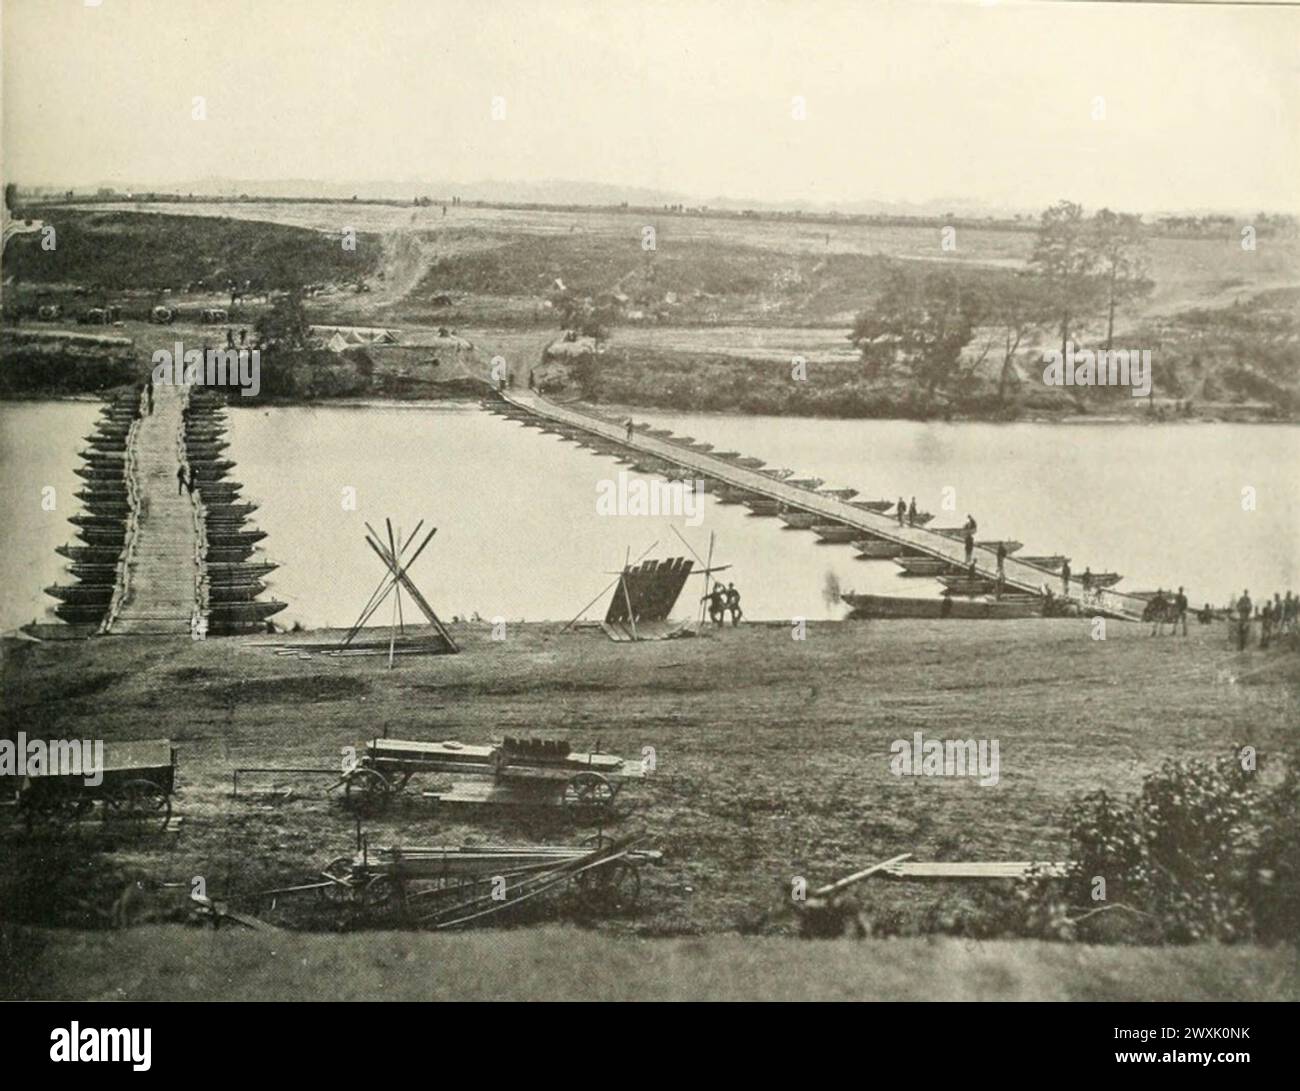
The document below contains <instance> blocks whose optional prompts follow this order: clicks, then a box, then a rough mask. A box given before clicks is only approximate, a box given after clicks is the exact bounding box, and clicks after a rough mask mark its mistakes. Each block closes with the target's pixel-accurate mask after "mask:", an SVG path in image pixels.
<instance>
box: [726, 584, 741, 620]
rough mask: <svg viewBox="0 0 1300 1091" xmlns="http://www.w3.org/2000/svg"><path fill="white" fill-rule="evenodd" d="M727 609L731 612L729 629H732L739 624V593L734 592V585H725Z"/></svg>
mask: <svg viewBox="0 0 1300 1091" xmlns="http://www.w3.org/2000/svg"><path fill="white" fill-rule="evenodd" d="M727 609H728V610H729V611H730V612H731V627H732V628H733V629H734V628H735V627H736V626H737V625H739V624H740V615H741V609H740V592H739V591H737V590H736V585H735V584H734V583H729V584H727Z"/></svg>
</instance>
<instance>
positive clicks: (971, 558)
mask: <svg viewBox="0 0 1300 1091" xmlns="http://www.w3.org/2000/svg"><path fill="white" fill-rule="evenodd" d="M966 563H967V564H970V565H973V564H974V563H975V535H974V534H972V533H971V532H970V529H969V528H967V530H966Z"/></svg>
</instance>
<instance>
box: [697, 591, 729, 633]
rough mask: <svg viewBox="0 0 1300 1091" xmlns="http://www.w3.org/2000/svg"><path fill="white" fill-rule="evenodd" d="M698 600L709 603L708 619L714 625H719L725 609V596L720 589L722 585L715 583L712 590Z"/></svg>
mask: <svg viewBox="0 0 1300 1091" xmlns="http://www.w3.org/2000/svg"><path fill="white" fill-rule="evenodd" d="M700 601H701V602H705V601H707V602H708V604H709V620H710V621H711V622H713V624H714V625H721V624H722V622H723V619H724V617H725V616H726V610H727V597H726V595H725V594H724V592H723V590H722V585H721V584H720V583H715V584H714V585H713V590H712V591H710V592H709V593H708V594H707V595H705V596H703V598H702V599H701V600H700Z"/></svg>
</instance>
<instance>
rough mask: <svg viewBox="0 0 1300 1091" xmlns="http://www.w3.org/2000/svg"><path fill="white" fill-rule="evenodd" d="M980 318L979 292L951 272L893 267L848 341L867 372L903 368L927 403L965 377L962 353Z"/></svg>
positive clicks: (873, 376)
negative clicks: (915, 273)
mask: <svg viewBox="0 0 1300 1091" xmlns="http://www.w3.org/2000/svg"><path fill="white" fill-rule="evenodd" d="M979 318H980V301H979V299H978V297H977V296H976V295H975V293H974V292H972V291H970V290H969V289H967V288H963V287H962V286H961V285H960V284H959V283H958V281H957V280H956V278H955V277H953V276H952V275H951V274H950V273H931V274H929V275H927V276H925V277H924V278H919V279H918V278H914V277H909V276H908V275H906V274H905V273H903V271H902V270H900V269H894V270H893V271H892V272H891V273H890V276H889V279H888V281H887V282H886V285H885V290H884V292H883V293H882V295H881V297H880V299H879V300H878V301H877V303H876V305H875V307H874V308H872V309H869V310H866V311H863V312H862V313H861V314H860V315H858V317H857V320H856V321H855V322H854V325H853V332H852V333H850V334H849V340H850V341H852V342H853V344H854V346H855V347H856V348H857V349H858V351H859V352H860V353H861V354H862V360H863V363H864V364H865V365H866V369H867V375H868V377H870V378H875V377H877V376H881V375H884V374H887V373H888V372H889V371H891V370H893V369H895V368H898V367H901V368H902V369H903V370H904V372H905V373H906V374H907V375H908V376H910V377H911V378H912V379H913V380H914V381H915V382H916V384H917V385H918V386H919V387H920V389H921V390H922V391H923V392H924V397H925V400H926V402H930V401H932V400H933V399H934V396H935V394H936V392H938V391H940V390H948V389H951V388H953V387H954V386H956V385H957V383H958V382H959V381H960V380H962V379H964V378H965V377H966V376H967V374H968V369H967V370H963V368H962V353H963V351H964V350H965V348H966V346H967V345H969V344H970V343H971V340H972V339H973V338H974V336H975V327H976V325H977V324H978V322H979Z"/></svg>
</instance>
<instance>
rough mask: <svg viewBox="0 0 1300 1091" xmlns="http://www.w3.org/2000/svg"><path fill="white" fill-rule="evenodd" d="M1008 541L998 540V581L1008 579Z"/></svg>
mask: <svg viewBox="0 0 1300 1091" xmlns="http://www.w3.org/2000/svg"><path fill="white" fill-rule="evenodd" d="M1006 566H1007V543H1006V542H998V583H1001V582H1002V581H1003V580H1004V579H1006V575H1007V573H1006Z"/></svg>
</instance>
